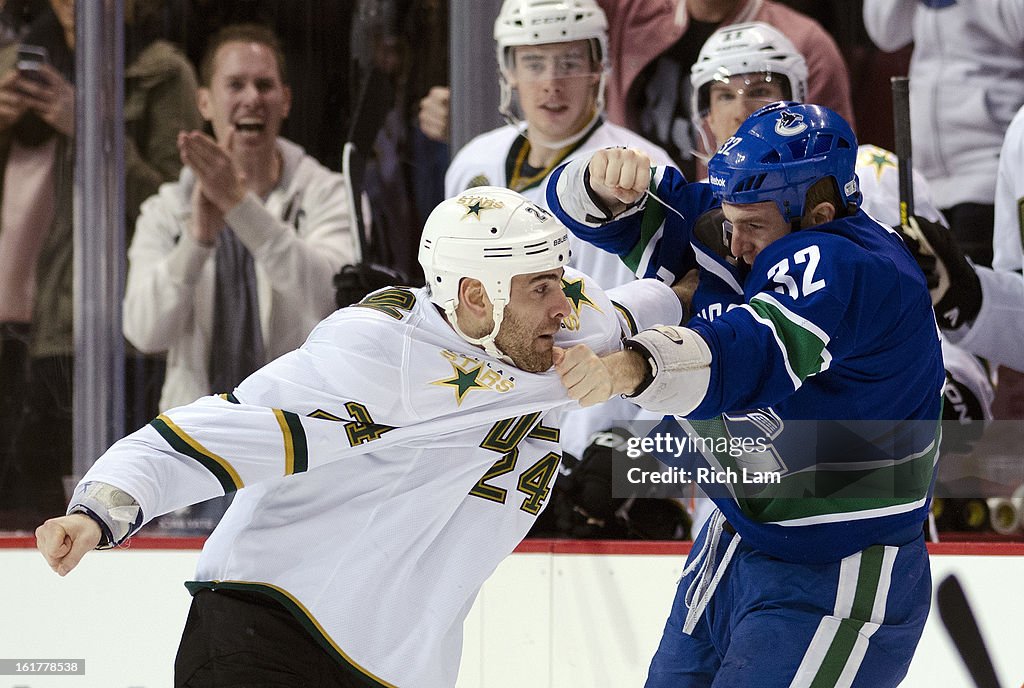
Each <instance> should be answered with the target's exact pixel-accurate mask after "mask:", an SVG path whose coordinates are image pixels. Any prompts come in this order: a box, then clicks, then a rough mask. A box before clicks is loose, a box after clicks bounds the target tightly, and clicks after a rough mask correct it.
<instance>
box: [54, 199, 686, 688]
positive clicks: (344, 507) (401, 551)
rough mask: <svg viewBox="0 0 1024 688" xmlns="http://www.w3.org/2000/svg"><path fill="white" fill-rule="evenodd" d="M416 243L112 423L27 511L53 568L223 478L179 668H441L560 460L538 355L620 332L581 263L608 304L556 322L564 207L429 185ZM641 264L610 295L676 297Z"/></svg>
mask: <svg viewBox="0 0 1024 688" xmlns="http://www.w3.org/2000/svg"><path fill="white" fill-rule="evenodd" d="M419 246H420V249H419V259H420V262H421V264H422V266H423V270H424V272H425V273H426V275H427V277H428V281H427V283H428V285H429V286H428V287H425V288H420V289H415V290H410V289H408V288H394V287H392V288H387V289H385V290H382V291H379V292H376V293H375V294H373V295H371V296H369V297H367V298H366V299H365V300H364V301H362V302H361V303H359V304H358V305H356V306H352V307H349V308H344V309H342V310H339V311H338V312H336V313H334V314H333V315H331V316H330V317H329V318H327V319H326V320H324V321H323V322H322V323H321V324H320V325H318V326H317V327H316V328H315V329H314V331H313V333H312V334H311V335H310V336H309V338H308V339H307V340H306V342H305V343H304V344H303V345H302V347H301V348H300V349H298V350H296V351H292V352H290V353H287V354H285V355H284V356H282V357H281V358H279V359H277V360H275V361H273V362H271V363H270V364H268V365H267V366H265V367H264V368H263V369H262V370H260V371H258V372H256V373H255V374H253V375H252V376H250V377H249V378H248V379H246V380H245V381H244V382H243V383H242V384H241V385H239V387H238V389H237V390H236V391H235V393H234V394H224V395H220V396H219V397H207V398H205V399H201V400H199V401H197V402H194V403H192V404H190V405H188V406H186V407H184V408H178V409H173V410H171V411H168V412H167V413H166V414H165V415H162V416H160V417H159V418H158V419H156V420H155V421H153V423H152V424H151V425H149V426H147V427H145V428H143V429H141V430H139V431H138V432H136V433H134V434H133V435H131V436H129V437H127V438H125V439H123V440H121V441H119V442H117V443H116V444H115V445H114V446H113V447H111V449H110V450H109V451H108V452H107V453H106V454H105V455H104V456H103V457H102V458H100V460H99V461H97V463H96V464H95V465H94V466H93V467H92V469H90V471H89V473H88V474H87V475H86V476H85V478H84V482H83V483H81V485H80V487H79V488H78V490H76V494H75V496H74V497H73V498H72V505H71V507H70V509H69V511H70V512H71V514H70V515H69V516H64V517H61V518H56V519H51V520H49V521H47V522H46V523H45V524H43V525H42V526H40V527H39V529H38V530H37V542H38V545H39V549H40V551H41V552H42V553H43V555H44V556H45V557H46V559H47V562H48V563H49V564H50V565H51V566H52V567H53V568H54V570H55V571H57V572H58V573H60V574H61V575H64V574H66V573H67V572H68V571H70V570H71V569H73V568H74V567H75V565H76V564H77V563H78V561H79V560H80V559H81V557H82V556H83V555H84V554H86V552H87V551H88V550H90V549H92V548H93V547H95V546H96V545H97V544H99V543H101V542H102V543H103V544H104V545H115V544H119V543H120V542H122V541H123V540H124V539H125V538H126V537H127V536H129V535H130V534H131V533H132V532H133V531H134V530H135V529H136V528H137V527H138V526H139V525H140V524H141V523H143V522H144V521H145V520H147V519H149V518H152V517H153V516H155V515H158V514H160V513H162V512H166V511H168V510H171V509H174V508H177V507H179V506H181V505H183V504H187V503H190V502H197V501H199V500H202V499H206V498H209V497H212V496H214V495H216V494H220V493H222V492H224V491H234V490H236V489H237V490H238V492H237V497H236V499H235V501H234V503H233V504H232V505H231V507H230V509H229V510H228V513H227V514H226V516H225V517H224V520H223V521H221V524H220V525H219V526H218V528H217V530H216V531H215V532H214V534H213V535H212V536H211V537H210V539H209V540H208V541H207V543H206V546H205V548H204V551H203V553H202V556H201V557H200V562H199V567H198V570H197V572H196V575H195V580H194V581H193V582H191V583H189V589H190V590H191V591H192V592H193V594H194V597H193V602H192V610H191V612H190V614H189V618H188V621H187V623H186V625H185V630H184V633H183V635H182V641H181V646H180V649H179V651H178V656H177V659H176V661H175V674H176V679H175V685H187V686H193V687H199V686H211V687H212V686H226V685H236V686H242V685H245V686H255V685H272V684H276V685H289V686H323V685H331V686H353V687H354V686H368V685H375V686H385V685H387V686H395V685H397V686H416V687H417V688H441V687H442V686H447V687H450V686H454V685H455V679H456V674H457V673H458V669H459V657H460V654H461V649H462V627H463V622H464V619H465V617H466V615H467V614H468V613H469V609H470V606H471V603H472V601H473V599H474V597H475V596H476V595H477V593H478V591H479V590H480V587H481V585H483V582H484V580H485V579H486V578H487V577H488V576H489V575H490V574H491V572H492V571H493V570H494V568H495V567H496V566H497V565H498V563H499V562H500V561H501V560H502V559H503V558H504V557H505V556H506V555H508V554H509V553H510V552H511V551H512V550H513V548H514V547H515V546H516V545H517V544H518V543H519V541H520V540H521V539H522V538H523V536H524V535H525V534H526V532H527V530H528V529H529V528H530V525H531V524H532V523H533V522H534V521H535V520H536V517H537V514H538V513H539V512H540V511H541V510H542V509H543V508H544V507H545V505H546V503H547V500H548V496H549V493H550V485H551V482H552V480H553V477H554V475H555V474H556V473H557V470H558V465H559V459H560V454H559V444H558V436H559V426H560V425H561V420H562V413H563V411H564V409H565V408H566V407H568V406H570V405H571V402H570V401H569V399H568V397H567V396H566V395H565V393H564V390H563V389H562V388H561V386H560V385H559V384H558V381H557V379H556V378H555V376H554V375H553V374H551V373H550V372H548V371H549V369H550V368H551V365H552V361H553V359H554V356H555V355H556V354H555V345H556V344H557V345H558V346H569V345H571V344H574V343H577V342H587V343H588V344H589V345H590V346H592V347H594V348H595V349H596V350H598V351H613V350H616V349H618V348H619V346H620V342H621V336H622V330H621V324H620V323H621V320H620V318H619V317H617V315H616V312H615V309H613V308H612V306H611V303H610V302H609V301H608V297H606V296H605V294H604V292H603V291H601V289H600V288H599V287H598V286H597V285H593V284H591V283H589V281H588V282H586V284H585V285H581V286H586V287H587V288H588V293H589V294H590V297H591V298H592V299H594V303H595V304H596V305H598V306H599V307H598V308H590V309H586V310H585V311H584V312H582V313H581V314H580V317H579V319H578V321H577V322H576V324H575V326H574V327H572V328H562V327H560V323H561V322H562V321H563V319H564V318H566V316H568V314H569V313H570V311H571V308H570V305H569V302H568V300H567V298H566V294H565V293H563V291H562V289H561V285H560V280H561V279H562V278H563V276H564V278H565V279H568V280H573V281H581V282H582V281H585V280H586V277H585V276H584V275H581V274H580V273H577V272H574V271H573V270H572V269H571V268H563V266H564V265H565V262H566V260H567V259H568V251H567V250H566V248H567V247H568V241H567V236H566V230H565V228H564V227H563V226H561V225H559V224H558V223H557V222H555V221H554V219H553V218H552V217H551V215H550V214H549V213H547V212H546V211H545V210H543V209H542V208H539V207H537V206H535V205H534V204H532V203H530V202H529V201H527V200H526V199H525V198H523V197H522V196H520V195H519V194H516V193H515V192H512V191H509V190H507V189H499V188H494V187H482V188H476V189H471V190H469V191H467V192H466V193H464V194H462V195H461V196H459V197H457V198H454V199H450V200H447V201H444V202H442V203H441V204H440V205H439V206H438V207H437V209H435V211H434V212H433V213H432V214H431V215H430V217H429V218H428V220H427V223H426V225H425V227H424V230H423V238H422V241H421V242H420V243H419ZM496 251H497V252H499V253H501V254H502V257H498V258H494V257H493V255H494V253H495V252H496ZM489 255H490V257H488V256H489ZM563 269H564V272H563ZM635 285H637V286H639V287H642V289H641V290H640V291H637V290H636V289H635V288H634V289H631V288H633V287H634V286H635ZM635 285H634V284H630V285H627V286H626V287H622V288H620V290H619V294H618V298H619V299H624V298H625V297H627V296H632V297H633V298H634V299H636V298H639V299H640V301H641V302H642V303H637V302H635V301H634V303H637V305H642V306H643V308H642V309H641V310H638V311H636V313H637V315H638V317H639V316H640V314H641V312H642V310H644V309H646V310H647V312H648V314H649V316H650V319H649V320H647V319H646V318H645V319H642V322H657V321H658V320H659V319H666V318H673V317H678V311H679V301H678V299H677V298H676V296H675V295H674V294H673V293H672V292H671V291H670V290H669V289H668V288H666V287H664V286H663V285H659V284H653V285H643V284H641V283H640V282H637V283H635ZM399 390H401V394H400V395H396V392H398V391H399ZM197 451H198V452H199V453H197ZM211 457H212V458H211ZM307 469H308V470H307ZM243 486H244V487H243ZM66 538H67V539H66ZM67 545H71V546H70V547H69V546H67ZM384 571H386V572H387V575H381V574H382V572H384Z"/></svg>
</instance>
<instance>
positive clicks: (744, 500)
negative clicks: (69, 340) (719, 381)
mask: <svg viewBox="0 0 1024 688" xmlns="http://www.w3.org/2000/svg"><path fill="white" fill-rule="evenodd" d="M687 422H688V424H689V425H690V427H692V428H693V429H694V431H695V432H696V434H697V435H698V436H699V437H702V438H707V439H708V440H710V441H709V442H707V443H706V444H704V445H703V446H704V447H705V451H703V452H702V453H703V455H704V457H705V458H706V459H707V460H708V462H709V463H710V464H711V465H712V466H713V467H715V468H717V469H718V470H725V469H732V470H733V471H735V472H736V474H737V476H738V477H739V478H742V476H743V463H744V462H746V463H747V465H750V464H751V458H752V457H751V456H750V455H749V454H744V455H741V456H739V457H735V456H731V455H730V454H729V453H728V451H713V450H709V449H708V448H714V447H724V446H728V445H727V444H726V443H724V442H721V441H718V440H721V439H722V438H728V437H729V432H728V430H727V429H726V427H725V424H724V422H723V421H722V418H721V417H720V416H719V417H717V418H712V419H709V420H690V421H687ZM940 433H941V427H940V426H939V425H938V423H936V430H935V439H934V440H933V442H932V443H931V444H930V445H929V446H928V447H927V448H926V449H925V450H923V451H921V452H920V453H917V454H912V455H909V456H905V457H902V458H900V459H897V460H894V461H888V462H885V463H881V462H877V461H875V462H871V463H870V465H867V466H865V465H864V464H858V463H857V462H851V463H849V464H843V463H838V462H836V463H829V464H818V465H817V466H815V467H814V468H812V469H807V470H803V471H800V472H798V473H791V474H785V473H783V475H782V476H781V479H780V482H779V483H777V484H776V483H767V484H744V483H742V482H735V483H733V482H730V483H728V484H727V487H728V488H729V489H730V491H731V492H732V494H733V496H734V498H735V500H736V504H737V505H738V506H739V507H740V509H741V510H742V511H743V513H745V514H746V515H747V516H749V517H750V518H752V519H753V520H755V521H757V522H759V523H779V524H784V525H810V524H812V523H826V522H834V521H836V520H840V519H841V518H842V517H845V516H855V515H859V516H861V517H863V516H864V515H865V512H868V511H872V512H875V513H874V514H873V516H879V517H880V516H886V515H889V514H892V513H900V512H903V511H906V510H907V506H908V505H911V504H914V503H916V502H919V501H921V500H923V499H924V498H925V496H926V495H927V494H928V488H929V486H930V485H931V480H932V473H933V471H934V470H935V460H936V456H937V451H938V444H939V443H938V439H939V437H940V436H941V435H940ZM691 442H692V440H691ZM782 458H783V459H784V457H782ZM755 463H756V462H755ZM803 520H806V523H800V524H795V523H793V522H794V521H803Z"/></svg>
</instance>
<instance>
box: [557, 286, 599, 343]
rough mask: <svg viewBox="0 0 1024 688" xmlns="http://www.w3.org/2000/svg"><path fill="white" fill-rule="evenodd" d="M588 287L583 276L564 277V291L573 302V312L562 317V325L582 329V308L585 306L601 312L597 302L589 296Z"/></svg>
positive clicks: (568, 328) (570, 328) (566, 327)
mask: <svg viewBox="0 0 1024 688" xmlns="http://www.w3.org/2000/svg"><path fill="white" fill-rule="evenodd" d="M586 287H587V285H586V283H585V282H584V281H583V278H582V277H580V278H579V279H574V280H567V279H565V278H562V293H563V294H565V298H567V299H569V303H571V304H572V313H570V314H569V315H567V316H566V317H565V318H563V319H562V327H564V328H565V329H567V330H573V331H576V330H579V329H580V309H582V308H583V307H584V306H589V307H590V308H593V309H594V310H595V311H597V312H598V313H600V312H601V309H600V308H598V307H597V304H595V303H594V302H593V301H591V300H590V297H589V296H587V289H586Z"/></svg>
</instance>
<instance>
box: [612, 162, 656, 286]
mask: <svg viewBox="0 0 1024 688" xmlns="http://www.w3.org/2000/svg"><path fill="white" fill-rule="evenodd" d="M663 174H664V172H663V171H661V170H658V171H656V172H655V174H654V175H652V176H651V185H650V189H651V193H657V190H658V184H660V183H661V178H662V175H663ZM648 201H649V202H648V203H647V205H646V206H645V207H644V214H643V218H642V219H641V220H640V240H639V241H637V243H636V244H635V245H634V246H633V248H632V249H630V251H629V253H627V254H626V255H624V256H622V262H623V263H625V264H626V267H627V268H629V269H630V270H632V271H633V274H635V275H639V276H641V277H642V276H643V275H645V274H646V273H647V268H648V266H649V264H650V262H651V256H652V254H653V253H654V247H655V246H656V245H657V244H658V242H659V241H660V240H661V235H662V234H663V233H664V231H665V208H664V206H662V205H661V204H660V203H658V202H657V201H653V202H652V201H650V199H648Z"/></svg>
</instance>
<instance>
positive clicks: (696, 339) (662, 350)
mask: <svg viewBox="0 0 1024 688" xmlns="http://www.w3.org/2000/svg"><path fill="white" fill-rule="evenodd" d="M624 344H625V346H626V348H629V349H633V350H634V351H637V352H639V353H640V354H641V355H642V356H643V357H644V359H645V360H646V361H647V365H648V366H650V371H649V376H650V377H649V379H647V380H645V381H644V382H643V383H641V385H640V387H639V388H638V389H639V391H638V392H636V393H635V394H634V395H633V396H631V397H629V399H630V400H631V401H632V402H633V403H635V404H638V405H639V406H641V407H643V408H645V409H647V410H648V411H655V412H657V413H665V414H672V415H677V416H685V415H686V414H688V413H690V412H691V411H693V410H694V409H695V408H697V407H698V406H699V405H700V403H701V402H702V401H703V400H704V396H705V395H706V394H707V391H708V383H709V382H710V381H711V349H709V348H708V345H707V343H706V342H705V341H704V340H703V339H702V338H701V336H700V335H699V334H697V333H696V332H694V331H693V330H691V329H689V328H686V327H669V326H667V325H661V326H658V327H655V328H653V329H650V330H644V331H643V332H641V333H639V334H638V335H636V336H635V337H630V338H629V339H627V340H626V341H625V343H624Z"/></svg>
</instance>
